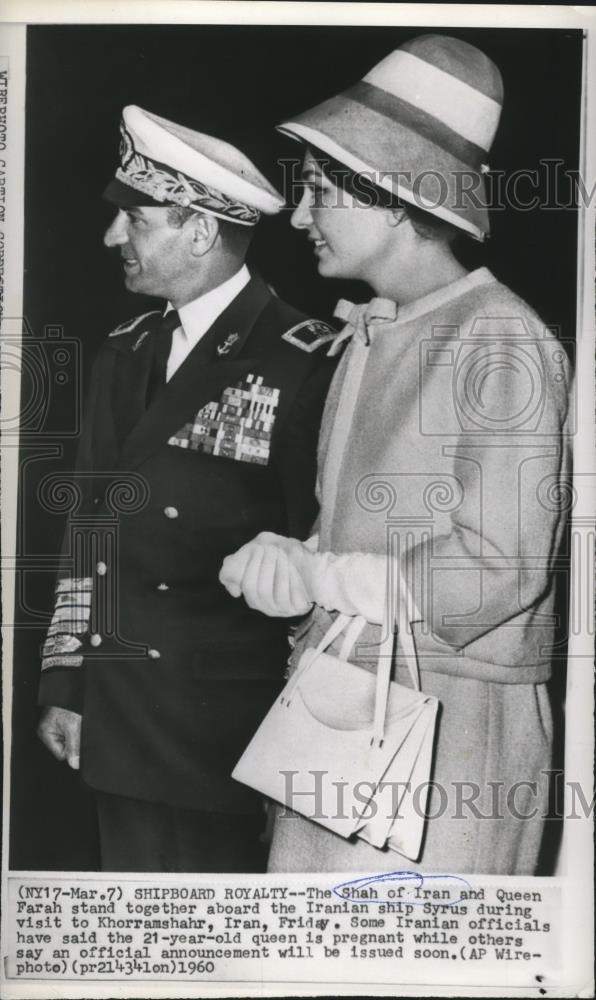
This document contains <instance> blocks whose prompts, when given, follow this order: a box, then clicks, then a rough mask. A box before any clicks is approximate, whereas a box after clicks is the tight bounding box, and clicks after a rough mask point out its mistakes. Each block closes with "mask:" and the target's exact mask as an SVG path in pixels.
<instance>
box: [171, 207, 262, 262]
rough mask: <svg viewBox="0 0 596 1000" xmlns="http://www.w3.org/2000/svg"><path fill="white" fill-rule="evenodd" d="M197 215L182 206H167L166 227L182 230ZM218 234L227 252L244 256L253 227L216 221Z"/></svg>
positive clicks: (224, 220) (221, 220) (190, 209)
mask: <svg viewBox="0 0 596 1000" xmlns="http://www.w3.org/2000/svg"><path fill="white" fill-rule="evenodd" d="M196 214H197V213H196V212H195V211H194V209H192V208H185V207H184V206H182V205H170V206H168V212H167V216H166V217H167V220H168V225H169V226H172V228H173V229H182V226H183V225H184V223H185V222H188V220H189V219H190V218H191V217H192V216H193V215H196ZM217 221H218V223H219V232H220V236H221V238H222V242H223V243H224V244H225V246H226V248H227V249H228V250H231V251H232V252H233V253H237V254H239V255H240V254H243V255H244V254H246V252H247V250H248V247H249V246H250V241H251V240H252V237H253V233H254V229H255V227H254V226H240V225H238V223H237V222H228V220H227V219H218V220H217Z"/></svg>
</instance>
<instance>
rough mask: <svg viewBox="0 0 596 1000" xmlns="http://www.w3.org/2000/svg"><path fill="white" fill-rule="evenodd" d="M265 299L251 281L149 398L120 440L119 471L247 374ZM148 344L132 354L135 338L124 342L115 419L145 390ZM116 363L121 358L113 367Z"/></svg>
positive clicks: (135, 462) (267, 297) (258, 282)
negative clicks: (249, 350)
mask: <svg viewBox="0 0 596 1000" xmlns="http://www.w3.org/2000/svg"><path fill="white" fill-rule="evenodd" d="M270 301H271V292H270V291H269V289H268V288H267V286H266V285H265V283H264V282H263V281H262V279H261V278H259V277H253V278H251V280H250V282H249V283H248V285H246V286H245V287H244V288H243V289H242V291H241V292H240V293H239V295H237V296H236V298H235V299H234V300H233V301H232V302H231V303H230V305H229V306H228V307H227V309H225V310H224V312H223V313H221V315H220V316H218V318H217V319H216V321H215V323H213V325H212V326H211V328H210V330H209V331H208V332H207V333H206V334H205V336H204V337H202V338H201V340H200V341H199V343H198V344H197V345H196V346H195V347H194V348H193V350H192V351H191V353H190V354H189V356H188V357H187V359H186V360H185V361H184V362H183V364H182V365H181V366H180V368H179V369H178V370H177V371H176V372H175V373H174V375H173V376H172V378H171V379H170V381H169V382H168V383H167V384H166V385H165V386H164V387H163V389H162V390H161V391H160V392H159V393H158V394H157V395H156V396H155V398H154V399H153V401H152V403H151V405H150V406H149V407H148V409H143V410H142V412H140V413H139V416H138V420H137V421H136V423H135V424H134V426H133V427H132V428H131V429H130V432H129V433H128V434H127V436H126V439H125V440H124V442H123V445H122V450H121V453H120V457H119V461H118V467H119V468H121V469H124V468H126V469H130V468H134V467H136V466H138V465H140V464H141V463H142V462H143V461H145V459H146V458H148V457H149V455H151V454H153V453H154V452H155V451H157V449H158V448H160V447H161V446H162V445H163V443H164V442H165V441H167V440H168V438H169V437H171V436H172V434H175V432H176V431H177V430H178V429H179V427H180V426H181V425H182V424H184V423H185V422H186V421H188V420H189V419H191V418H192V417H193V416H194V414H195V413H196V412H197V411H198V410H199V409H200V408H201V407H202V406H204V405H205V403H208V402H209V401H210V400H211V399H213V398H218V396H219V395H220V394H221V392H222V390H223V389H224V388H225V387H226V386H227V385H229V384H230V383H231V382H232V381H234V380H236V381H237V380H238V379H240V378H241V377H242V376H243V375H244V374H246V373H247V372H248V371H249V370H250V368H251V366H252V365H253V364H254V359H253V358H252V357H251V356H250V354H249V353H247V351H246V350H245V347H247V346H249V345H247V341H248V338H249V336H250V333H251V330H252V329H253V327H254V325H255V322H256V320H257V318H258V316H259V315H260V314H261V312H262V311H263V309H264V308H265V307H266V306H267V305H268V303H269V302H270ZM154 329H155V326H153V327H152V329H151V330H149V331H148V333H149V334H151V333H152V332H154ZM139 332H140V333H142V332H143V331H141V330H140V331H139ZM152 341H153V337H152V336H150V335H148V336H146V337H145V338H144V339H143V341H142V343H141V344H140V345H139V346H137V348H136V351H135V349H134V344H135V342H136V343H137V344H138V338H137V339H136V341H135V340H133V341H132V343H131V342H130V341H129V347H128V359H127V362H125V363H124V365H123V368H122V370H121V372H120V377H119V379H118V382H119V386H118V394H117V398H116V399H114V412H115V417H116V419H117V418H118V411H120V412H126V408H127V405H129V404H130V401H131V399H132V396H133V395H134V394H135V393H136V392H139V391H140V392H141V393H143V392H144V390H145V389H146V383H147V378H148V375H149V369H150V361H151V356H152V353H153V351H152ZM142 351H143V352H144V354H145V355H146V357H143V359H141V358H140V357H138V356H137V355H138V354H139V352H142ZM125 353H126V352H125ZM121 362H124V358H122V359H120V361H119V362H118V364H120V363H121ZM135 398H136V396H135ZM127 400H128V404H127ZM129 426H130V424H129Z"/></svg>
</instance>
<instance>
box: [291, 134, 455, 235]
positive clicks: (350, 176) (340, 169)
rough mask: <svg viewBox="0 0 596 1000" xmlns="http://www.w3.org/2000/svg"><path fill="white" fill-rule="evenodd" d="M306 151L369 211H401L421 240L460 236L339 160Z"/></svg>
mask: <svg viewBox="0 0 596 1000" xmlns="http://www.w3.org/2000/svg"><path fill="white" fill-rule="evenodd" d="M309 150H310V152H311V154H312V157H313V159H314V160H315V162H316V164H317V166H318V167H319V169H320V170H321V172H322V173H323V174H324V175H325V177H326V178H327V179H328V180H330V181H331V183H332V184H335V186H336V187H338V188H341V189H342V190H343V191H345V192H346V193H347V194H349V195H351V196H352V197H353V198H355V199H356V200H357V201H359V202H360V203H361V204H363V205H365V206H366V207H368V208H389V209H393V208H394V209H398V208H399V209H403V211H404V212H405V213H406V215H407V216H408V218H409V220H410V222H411V223H412V226H413V228H414V230H415V232H416V233H417V234H418V236H420V237H421V239H423V240H437V241H440V242H443V243H453V241H454V240H456V239H457V237H459V236H461V235H462V233H461V230H460V229H458V228H457V226H453V225H452V224H451V223H450V222H445V221H444V220H443V219H439V218H438V217H437V216H436V215H433V214H432V213H431V212H427V211H425V210H424V209H422V208H418V206H417V205H411V204H410V203H409V202H406V201H402V200H401V198H398V197H397V195H396V194H393V193H392V192H391V191H387V189H386V188H382V187H379V185H377V184H374V183H373V181H372V179H371V177H369V176H368V175H367V174H363V173H357V172H356V171H354V170H350V168H349V167H346V165H345V164H344V163H340V161H339V160H335V159H334V158H333V157H332V156H329V154H328V153H324V152H323V151H322V150H320V149H315V148H314V147H312V146H309Z"/></svg>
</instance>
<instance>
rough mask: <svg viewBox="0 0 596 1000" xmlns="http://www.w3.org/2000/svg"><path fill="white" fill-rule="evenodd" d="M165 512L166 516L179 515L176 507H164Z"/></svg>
mask: <svg viewBox="0 0 596 1000" xmlns="http://www.w3.org/2000/svg"><path fill="white" fill-rule="evenodd" d="M163 512H164V514H165V515H166V517H178V510H177V509H176V507H164V511H163Z"/></svg>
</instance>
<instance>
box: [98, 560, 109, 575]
mask: <svg viewBox="0 0 596 1000" xmlns="http://www.w3.org/2000/svg"><path fill="white" fill-rule="evenodd" d="M95 571H96V573H97V574H98V576H105V575H106V573H107V572H108V567H107V566H106V564H105V562H98V564H97V566H96V567H95Z"/></svg>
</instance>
